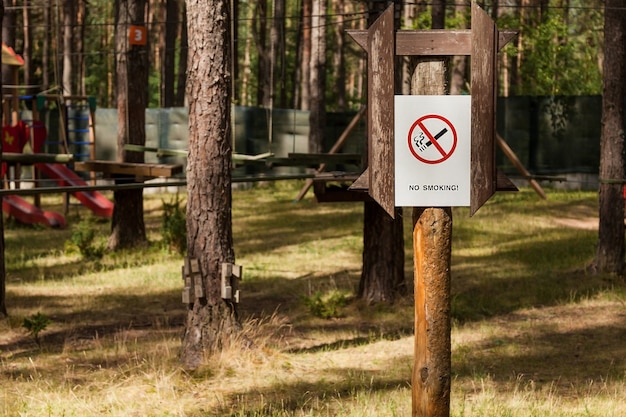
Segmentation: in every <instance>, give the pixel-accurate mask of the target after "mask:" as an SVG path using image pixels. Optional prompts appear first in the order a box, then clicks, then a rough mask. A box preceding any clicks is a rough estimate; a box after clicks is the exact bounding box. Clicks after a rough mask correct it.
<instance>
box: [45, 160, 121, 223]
mask: <svg viewBox="0 0 626 417" xmlns="http://www.w3.org/2000/svg"><path fill="white" fill-rule="evenodd" d="M35 166H36V167H37V168H38V169H39V170H40V171H41V172H42V173H43V174H44V175H45V176H47V177H48V178H50V179H53V180H55V181H56V183H57V184H58V185H59V186H61V187H70V186H80V187H82V186H86V185H87V183H86V182H85V181H84V180H83V179H82V178H81V177H79V176H78V175H77V174H76V173H75V172H74V171H72V170H71V169H69V168H68V167H66V166H65V165H61V164H43V163H39V164H35ZM72 195H73V196H74V197H76V198H77V199H78V201H80V202H81V203H82V204H83V205H85V206H86V207H87V208H89V209H90V210H91V211H92V212H93V213H94V214H95V215H96V216H100V217H111V216H113V203H112V202H111V201H110V200H109V199H108V198H106V197H105V196H104V195H102V194H100V193H99V192H97V191H77V192H74V193H72Z"/></svg>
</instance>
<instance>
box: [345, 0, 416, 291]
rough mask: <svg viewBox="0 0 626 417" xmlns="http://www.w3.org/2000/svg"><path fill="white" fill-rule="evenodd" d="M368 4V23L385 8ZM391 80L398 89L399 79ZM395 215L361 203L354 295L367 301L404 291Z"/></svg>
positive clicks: (401, 247)
mask: <svg viewBox="0 0 626 417" xmlns="http://www.w3.org/2000/svg"><path fill="white" fill-rule="evenodd" d="M368 4H369V10H375V11H376V12H375V14H371V15H370V16H369V18H368V23H370V24H372V23H373V22H374V21H375V20H376V18H377V17H378V15H379V14H380V12H382V11H383V10H384V7H383V6H384V4H382V3H375V2H370V3H368ZM396 75H401V74H398V73H396ZM394 82H395V83H396V91H398V88H401V86H400V85H399V84H400V83H401V81H398V79H396V80H394ZM368 94H369V92H368ZM365 160H367V158H366V159H365ZM389 169H393V167H390V168H389ZM394 217H395V219H392V218H391V217H390V216H389V215H388V214H387V213H386V212H385V210H383V209H382V208H381V207H380V206H379V205H378V203H374V202H365V203H364V210H363V268H362V270H361V279H360V281H359V291H358V294H357V297H358V298H359V299H361V300H363V301H366V302H368V303H376V302H386V303H391V302H393V301H394V300H395V299H396V298H397V297H398V296H399V295H403V294H405V293H406V284H405V279H404V233H403V229H404V227H403V219H402V210H401V209H396V211H395V216H394Z"/></svg>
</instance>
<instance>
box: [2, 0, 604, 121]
mask: <svg viewBox="0 0 626 417" xmlns="http://www.w3.org/2000/svg"><path fill="white" fill-rule="evenodd" d="M396 3H397V9H398V12H399V13H400V14H401V16H402V19H401V22H402V23H401V25H402V29H429V28H430V27H431V10H430V6H431V4H430V2H429V1H412V2H411V1H404V2H396ZM478 3H479V5H480V6H482V7H483V8H484V9H485V10H486V11H487V12H488V13H489V14H490V15H491V16H492V18H493V19H494V20H495V21H496V23H497V25H498V27H499V28H500V29H507V28H513V29H516V30H519V36H518V37H517V39H516V40H515V42H513V43H512V44H511V45H509V46H508V47H507V48H506V49H505V51H504V53H502V54H500V60H501V62H500V74H499V78H500V86H499V88H500V95H501V96H514V95H534V96H551V95H596V94H601V86H602V61H603V2H602V1H601V0H586V1H582V0H490V1H486V0H485V1H478ZM386 4H387V2H386V1H382V2H381V1H357V0H331V1H320V0H273V1H270V0H260V1H256V0H255V1H251V0H249V1H246V0H232V7H233V10H234V13H233V16H234V17H233V19H234V20H235V22H234V25H233V33H232V34H231V36H232V38H233V40H234V42H233V45H234V48H236V54H234V56H235V57H236V59H234V62H233V63H232V68H233V74H234V80H235V82H234V83H233V101H234V104H236V105H241V106H261V107H278V108H292V109H302V110H307V109H309V108H310V107H314V106H315V105H316V104H315V102H312V101H311V100H312V99H314V98H315V97H316V96H318V97H319V100H321V102H322V103H324V104H323V105H324V107H325V110H326V111H346V110H358V109H359V108H360V107H361V105H362V104H363V103H364V101H365V90H364V88H365V87H364V86H365V74H366V71H365V66H364V65H365V63H364V58H365V56H364V54H363V52H362V51H361V50H360V48H359V47H358V46H357V45H356V43H355V42H352V41H351V40H350V39H349V38H348V36H347V35H346V33H345V30H347V29H365V28H366V27H367V24H368V16H370V14H373V13H374V12H375V11H377V10H379V9H380V8H381V7H384V6H385V5H386ZM5 7H6V10H5V17H4V21H3V33H2V38H3V41H4V42H5V43H6V44H7V45H9V46H11V47H13V48H14V49H15V50H16V52H17V53H19V54H21V55H22V56H23V58H24V61H25V65H24V82H23V83H24V85H25V86H26V88H24V90H25V91H21V92H20V93H22V94H36V93H40V92H42V91H45V92H48V91H52V92H55V91H56V92H62V93H63V94H64V95H94V96H96V97H97V100H98V106H99V107H116V104H115V84H116V82H117V80H116V79H115V55H116V54H117V53H118V51H116V47H115V42H114V32H115V25H116V21H115V10H116V8H117V7H119V6H118V2H117V1H111V0H90V1H89V2H87V1H84V0H80V1H76V0H54V1H49V0H6V1H5ZM445 13H446V16H445V22H446V27H447V28H467V27H469V13H470V1H469V0H457V1H448V2H447V5H446V9H445ZM146 16H147V23H146V27H147V34H148V50H149V54H150V57H149V62H150V77H149V88H148V89H147V94H148V103H149V107H177V106H184V105H185V73H186V65H187V37H186V30H184V28H185V27H186V16H185V7H184V0H150V1H148V2H147V5H146ZM403 67H404V69H405V71H404V73H405V74H408V63H407V62H405V63H404V64H403ZM468 72H469V62H468V58H464V57H459V58H456V59H453V60H451V62H450V90H451V93H453V94H459V93H460V94H463V93H467V92H468V88H469V86H468V84H467V81H466V80H467V79H468V77H466V74H468ZM405 78H406V79H408V75H407V76H405ZM5 80H6V79H5ZM5 84H10V83H5ZM404 85H405V86H406V87H407V89H408V81H407V82H405V83H404ZM316 90H317V91H319V90H321V91H322V92H323V94H321V95H317V94H316V93H315V91H316Z"/></svg>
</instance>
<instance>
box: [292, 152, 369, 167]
mask: <svg viewBox="0 0 626 417" xmlns="http://www.w3.org/2000/svg"><path fill="white" fill-rule="evenodd" d="M287 158H288V159H290V160H292V161H294V162H295V163H298V162H299V163H304V164H306V165H310V164H318V165H320V164H322V163H326V164H347V163H352V164H355V165H361V158H362V156H361V154H358V153H288V154H287Z"/></svg>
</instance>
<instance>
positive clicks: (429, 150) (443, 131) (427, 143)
mask: <svg viewBox="0 0 626 417" xmlns="http://www.w3.org/2000/svg"><path fill="white" fill-rule="evenodd" d="M408 139H409V149H410V150H411V153H412V154H413V156H414V157H415V158H417V159H418V160H419V161H422V162H424V163H425V164H440V163H442V162H444V161H445V160H446V159H448V158H450V156H451V155H452V154H453V153H454V150H455V149H456V142H457V135H456V129H455V128H454V126H453V125H452V123H450V121H449V120H448V119H446V118H445V117H442V116H439V115H437V114H429V115H426V116H422V117H420V118H419V119H417V120H416V121H415V123H413V125H412V126H411V129H409V137H408Z"/></svg>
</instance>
